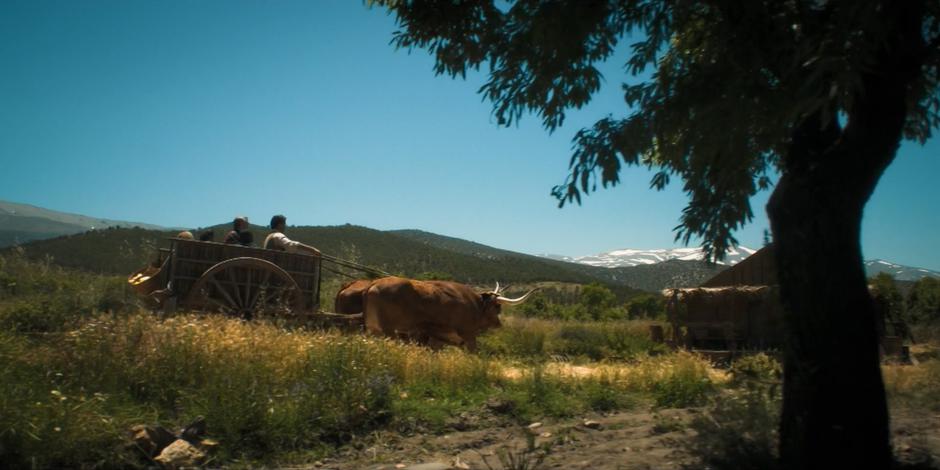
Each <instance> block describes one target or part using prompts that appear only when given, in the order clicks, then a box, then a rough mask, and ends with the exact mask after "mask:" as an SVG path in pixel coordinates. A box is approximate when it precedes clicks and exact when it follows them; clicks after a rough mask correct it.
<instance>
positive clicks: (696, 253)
mask: <svg viewBox="0 0 940 470" xmlns="http://www.w3.org/2000/svg"><path fill="white" fill-rule="evenodd" d="M756 252H757V250H754V249H751V248H748V247H746V246H738V247H737V248H731V249H730V250H728V252H727V253H725V259H724V260H722V261H719V262H718V263H717V264H720V265H726V266H732V265H735V264H737V263H738V262H739V261H741V260H743V259H744V258H747V257H748V256H751V255H753V254H754V253H756ZM540 256H543V257H545V258H550V259H556V260H560V261H568V262H570V263H581V264H587V265H590V266H600V267H604V268H622V267H626V266H640V265H649V264H656V263H662V262H663V261H669V260H673V259H677V260H681V261H702V260H703V259H705V254H704V253H703V252H702V249H701V248H672V249H653V250H636V249H632V248H625V249H622V250H614V251H608V252H605V253H601V254H599V255H593V256H577V257H570V256H560V255H540Z"/></svg>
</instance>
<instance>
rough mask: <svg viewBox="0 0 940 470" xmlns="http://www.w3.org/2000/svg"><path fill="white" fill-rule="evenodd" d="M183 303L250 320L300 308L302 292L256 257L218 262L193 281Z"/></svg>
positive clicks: (275, 268) (286, 274)
mask: <svg viewBox="0 0 940 470" xmlns="http://www.w3.org/2000/svg"><path fill="white" fill-rule="evenodd" d="M186 304H187V305H189V306H191V307H193V308H201V309H207V310H214V311H222V312H224V313H226V314H229V315H233V316H237V317H240V318H245V319H251V318H253V317H255V316H258V315H259V314H271V315H278V314H289V313H297V312H300V311H301V310H302V309H303V306H304V298H303V291H301V290H300V286H298V285H297V282H295V281H294V279H293V278H291V276H290V274H288V273H287V271H284V270H283V269H281V268H280V267H279V266H277V265H276V264H274V263H272V262H270V261H266V260H263V259H259V258H250V257H242V258H232V259H228V260H225V261H222V262H220V263H218V264H216V265H214V266H212V267H211V268H209V269H208V270H206V272H205V273H203V274H202V276H201V277H200V278H199V279H198V280H196V282H195V283H194V284H193V286H192V289H191V290H190V291H189V295H188V296H187V297H186Z"/></svg>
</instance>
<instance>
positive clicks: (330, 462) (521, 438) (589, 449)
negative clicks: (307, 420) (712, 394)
mask: <svg viewBox="0 0 940 470" xmlns="http://www.w3.org/2000/svg"><path fill="white" fill-rule="evenodd" d="M698 413H700V411H698V410H694V409H683V410H659V411H651V410H637V411H628V412H621V413H613V414H609V415H606V416H600V415H594V416H586V417H581V418H578V419H569V420H562V421H555V422H545V423H532V426H531V427H525V426H518V425H514V424H513V425H510V424H507V423H482V422H475V423H464V424H465V425H466V426H468V427H470V428H469V429H466V430H463V431H461V430H458V429H459V428H463V427H464V424H461V423H460V421H459V420H457V421H455V423H454V427H455V428H458V429H453V430H452V432H448V433H446V434H440V435H423V434H415V435H411V436H405V435H400V434H395V433H385V432H383V433H375V434H373V435H372V436H369V437H368V438H365V439H362V441H361V442H360V443H357V445H356V446H355V447H350V448H349V449H346V450H344V451H342V452H341V453H340V454H339V455H337V456H336V457H335V458H333V459H324V460H323V461H320V462H316V464H314V465H312V466H306V467H303V468H305V469H340V470H347V469H349V470H352V469H371V470H398V469H412V470H445V469H488V468H492V469H494V470H495V469H503V468H504V466H503V465H502V464H501V462H500V460H499V458H498V455H497V454H499V453H503V454H504V456H505V455H506V452H507V451H508V452H509V453H511V455H512V456H513V457H515V458H517V459H518V458H525V459H527V460H528V462H529V463H530V464H532V463H534V462H535V461H536V459H537V454H536V453H533V454H532V455H530V456H525V455H523V450H524V449H526V448H527V439H526V434H527V433H529V434H531V435H532V436H534V442H535V446H536V448H538V447H540V446H543V445H545V446H549V449H550V451H549V452H548V454H547V455H546V456H545V458H544V461H543V462H542V463H541V465H539V466H538V467H527V468H542V469H550V468H585V469H587V468H590V469H599V470H615V469H616V470H621V469H623V470H626V469H681V468H702V464H701V461H700V460H699V458H698V457H696V456H695V455H693V454H692V453H691V452H690V451H689V450H688V449H689V444H690V443H691V442H692V440H694V439H695V436H696V434H695V431H693V430H691V429H690V428H689V426H688V423H689V422H690V421H691V419H692V418H693V417H694V416H696V415H697V414H698ZM467 418H468V419H469V420H471V421H472V420H473V419H475V418H474V417H467ZM892 432H893V436H894V446H895V453H896V455H897V457H898V458H899V459H900V460H901V461H903V462H910V463H913V462H923V461H925V460H930V459H932V461H933V462H934V464H935V465H936V464H937V463H938V462H940V414H935V415H929V416H925V415H924V413H922V412H914V411H909V410H908V411H905V410H898V411H895V412H894V418H893V423H892ZM487 462H488V463H489V467H488V466H487Z"/></svg>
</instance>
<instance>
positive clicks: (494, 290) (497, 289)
mask: <svg viewBox="0 0 940 470" xmlns="http://www.w3.org/2000/svg"><path fill="white" fill-rule="evenodd" d="M493 293H494V294H499V281H496V289H493Z"/></svg>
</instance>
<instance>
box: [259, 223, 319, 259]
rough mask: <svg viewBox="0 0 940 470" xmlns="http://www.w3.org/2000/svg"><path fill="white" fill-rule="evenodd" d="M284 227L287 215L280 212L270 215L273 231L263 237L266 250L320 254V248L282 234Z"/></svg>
mask: <svg viewBox="0 0 940 470" xmlns="http://www.w3.org/2000/svg"><path fill="white" fill-rule="evenodd" d="M286 227H287V217H284V216H283V215H280V214H278V215H275V216H274V217H271V229H272V230H274V231H273V232H271V233H270V234H269V235H268V236H267V237H266V238H265V239H264V248H265V249H268V250H280V251H286V252H288V253H308V254H311V255H314V256H320V250H318V249H316V248H314V247H312V246H310V245H304V244H303V243H300V242H298V241H294V240H291V239H290V238H287V236H286V235H284V229H285V228H286Z"/></svg>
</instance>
